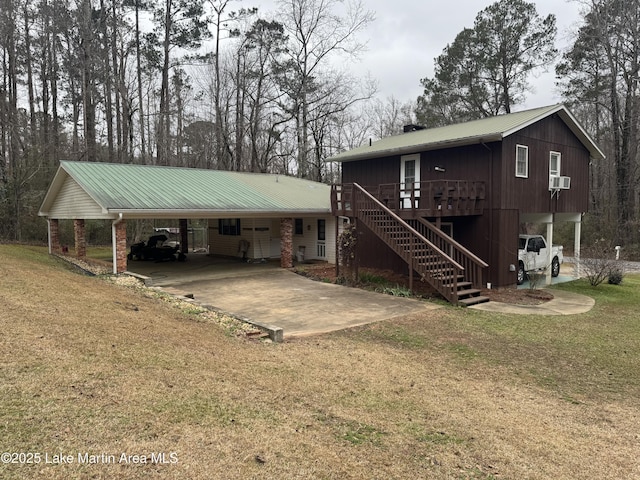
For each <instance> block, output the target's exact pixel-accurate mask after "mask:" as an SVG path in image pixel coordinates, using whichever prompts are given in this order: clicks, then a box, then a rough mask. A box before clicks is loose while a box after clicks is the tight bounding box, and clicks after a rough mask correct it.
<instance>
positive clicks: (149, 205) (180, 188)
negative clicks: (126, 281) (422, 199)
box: [39, 161, 336, 273]
mask: <svg viewBox="0 0 640 480" xmlns="http://www.w3.org/2000/svg"><path fill="white" fill-rule="evenodd" d="M329 197H330V187H329V186H328V185H325V184H321V183H317V182H311V181H308V180H303V179H299V178H293V177H287V176H284V175H271V174H257V173H241V172H227V171H218V170H201V169H193V168H175V167H161V166H149V165H125V164H110V163H93V162H69V161H62V162H60V166H59V168H58V171H57V172H56V174H55V176H54V178H53V180H52V182H51V185H50V186H49V190H48V192H47V194H46V196H45V198H44V201H43V202H42V206H41V207H40V211H39V215H40V216H43V217H45V218H46V219H47V222H48V228H49V251H50V253H54V252H57V251H59V250H60V248H61V247H60V241H59V235H58V228H59V221H60V220H73V222H74V232H75V248H76V254H77V255H78V256H79V257H83V256H85V255H86V241H85V220H88V219H101V220H107V221H111V223H112V232H113V259H114V260H113V268H114V273H122V272H124V271H125V270H126V269H127V236H126V231H127V230H126V223H127V221H128V220H132V219H165V220H166V219H179V220H180V226H181V242H180V243H181V245H182V246H183V248H186V245H187V242H188V237H187V220H188V219H208V244H209V253H210V254H213V255H225V256H238V255H239V252H240V250H241V249H245V250H246V256H247V258H249V259H252V258H256V259H258V258H259V259H261V258H277V257H280V259H281V265H282V267H284V268H288V267H291V266H292V261H293V257H294V255H296V254H298V255H300V254H299V252H301V251H302V250H304V256H305V258H306V259H319V260H325V261H328V262H330V263H334V262H335V237H336V235H335V233H333V234H332V233H331V232H335V225H336V221H335V217H334V216H332V215H331V206H330V201H329Z"/></svg>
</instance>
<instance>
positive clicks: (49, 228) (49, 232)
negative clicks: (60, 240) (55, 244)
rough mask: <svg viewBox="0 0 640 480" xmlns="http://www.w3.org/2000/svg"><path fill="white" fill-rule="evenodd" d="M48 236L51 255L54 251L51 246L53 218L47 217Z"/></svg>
mask: <svg viewBox="0 0 640 480" xmlns="http://www.w3.org/2000/svg"><path fill="white" fill-rule="evenodd" d="M47 238H48V242H49V255H51V254H52V253H53V251H52V250H53V249H52V247H51V219H50V218H49V217H47Z"/></svg>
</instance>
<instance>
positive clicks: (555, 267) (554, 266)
mask: <svg viewBox="0 0 640 480" xmlns="http://www.w3.org/2000/svg"><path fill="white" fill-rule="evenodd" d="M558 275H560V262H559V261H558V257H553V260H552V261H551V276H552V277H557V276H558Z"/></svg>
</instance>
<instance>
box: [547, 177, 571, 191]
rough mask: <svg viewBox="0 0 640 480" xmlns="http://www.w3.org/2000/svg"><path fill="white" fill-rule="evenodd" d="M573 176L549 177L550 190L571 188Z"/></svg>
mask: <svg viewBox="0 0 640 480" xmlns="http://www.w3.org/2000/svg"><path fill="white" fill-rule="evenodd" d="M570 188H571V177H557V176H553V177H549V190H569V189H570Z"/></svg>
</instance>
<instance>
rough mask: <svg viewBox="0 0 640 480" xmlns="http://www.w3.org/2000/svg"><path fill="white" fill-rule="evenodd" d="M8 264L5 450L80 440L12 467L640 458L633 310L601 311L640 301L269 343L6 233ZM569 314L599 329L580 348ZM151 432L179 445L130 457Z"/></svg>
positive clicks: (145, 447)
mask: <svg viewBox="0 0 640 480" xmlns="http://www.w3.org/2000/svg"><path fill="white" fill-rule="evenodd" d="M0 264H1V265H2V272H3V275H2V276H1V277H0V301H1V302H2V305H3V308H2V310H0V326H1V328H2V335H1V336H0V438H2V441H1V445H2V449H1V450H3V451H8V452H39V453H42V454H44V453H48V454H49V459H50V460H51V459H53V457H52V455H54V454H61V453H62V454H70V455H73V458H74V462H73V463H72V464H71V465H54V464H44V463H40V464H37V465H23V466H21V465H2V464H0V478H3V479H26V478H47V479H56V478H60V479H70V478H71V479H73V478H91V479H103V478H104V479H107V478H109V479H112V478H127V479H137V478H148V477H153V478H167V479H169V478H176V479H178V478H179V479H212V478H215V479H217V478H225V479H246V478H260V479H264V478H273V479H285V478H286V479H292V478H304V479H307V478H325V479H345V478H347V479H372V478H380V479H388V478H433V479H451V478H453V479H464V478H473V479H504V478H510V479H524V478H527V479H575V478H616V479H631V478H640V466H639V457H638V452H639V451H640V433H639V432H640V410H639V408H638V403H637V397H638V394H639V393H640V387H639V384H638V376H639V374H638V373H637V372H636V370H637V359H638V355H639V354H640V347H639V346H638V343H639V340H638V331H637V328H638V327H637V325H638V324H637V322H635V325H636V327H635V330H630V332H627V331H625V333H624V335H623V334H622V333H621V328H622V327H620V326H619V325H616V322H615V321H611V322H607V319H606V318H603V317H604V310H603V308H612V309H614V310H615V312H616V314H617V315H621V316H623V317H624V316H625V315H626V316H627V317H628V316H629V315H631V313H630V311H631V309H630V307H628V306H627V307H625V306H624V305H620V304H612V303H611V302H609V303H606V302H605V301H604V300H602V302H601V300H600V299H598V305H597V306H596V310H595V311H594V312H593V314H590V315H586V316H580V317H578V318H573V317H565V318H556V317H549V318H547V320H544V319H531V318H518V319H513V318H505V317H496V316H491V315H488V314H484V313H480V312H473V311H470V310H464V309H457V308H452V307H447V308H444V309H440V310H438V311H435V312H433V313H430V314H429V315H430V316H428V317H425V316H421V317H410V318H404V319H399V320H397V321H395V322H393V323H391V322H388V323H381V324H376V325H372V326H368V327H362V328H358V329H354V330H350V331H344V332H338V333H335V334H332V335H325V336H318V337H315V338H306V339H300V340H295V341H291V342H287V343H284V344H266V343H262V342H257V341H251V340H247V339H244V338H240V337H236V336H234V335H231V334H229V332H228V331H226V330H223V329H222V328H221V327H220V326H219V325H217V324H215V323H211V322H206V321H202V320H201V318H200V317H199V316H195V315H193V314H187V313H185V312H183V311H181V310H179V309H176V308H173V307H170V306H168V305H167V304H166V302H163V301H162V300H160V299H158V298H154V297H149V296H145V295H142V294H141V293H140V292H138V291H135V290H132V289H130V288H125V287H121V286H117V285H113V284H110V283H108V282H105V281H104V280H101V279H98V278H89V277H84V276H81V275H78V274H77V273H74V272H71V271H69V270H68V269H66V268H65V267H64V266H63V265H62V264H61V263H60V262H59V261H56V260H55V259H52V258H50V257H48V256H47V255H45V254H44V253H43V250H42V249H35V248H29V247H18V246H0ZM625 282H628V280H627V279H626V280H625ZM632 287H633V285H632ZM636 288H637V285H636ZM600 303H603V304H604V307H601V306H600ZM636 303H637V300H636ZM627 317H624V318H627ZM609 320H611V317H609ZM534 322H535V323H534ZM633 323H634V319H633V318H629V324H633ZM626 325H627V323H625V327H624V328H631V327H627V326H626ZM575 331H585V332H591V333H593V332H599V334H600V338H599V340H598V341H596V340H593V339H591V338H590V337H589V340H584V341H585V342H586V343H587V344H588V345H587V348H586V349H584V348H583V349H580V348H579V346H580V342H579V341H578V340H576V338H574V337H575V335H574V332H575ZM558 335H559V337H558ZM629 336H631V337H632V338H631V339H630V338H629ZM585 337H586V335H585ZM583 338H584V337H583ZM619 347H620V348H622V349H626V352H625V353H624V355H626V356H627V357H629V358H632V359H635V360H634V361H633V362H632V361H630V360H628V359H627V358H626V357H624V358H621V357H622V356H623V354H622V352H621V351H619V350H618V348H619ZM561 358H564V361H563V362H561V363H558V360H559V359H561ZM634 365H635V366H634ZM566 369H568V370H569V372H570V373H571V375H566V374H565V370H566ZM609 373H613V375H615V376H616V380H615V381H613V380H611V379H610V378H609V377H610V376H611V375H609ZM617 377H620V378H617ZM547 379H552V381H551V380H550V381H547ZM603 382H608V383H607V384H606V385H603ZM152 452H165V453H167V457H166V459H167V461H169V460H170V457H169V456H168V455H169V453H170V452H175V453H176V454H177V463H175V464H146V465H135V464H122V463H118V462H117V460H119V458H120V454H121V453H126V454H129V455H135V454H137V455H150V454H151V453H152ZM79 453H80V454H84V453H89V454H90V455H100V454H103V453H104V454H110V455H115V459H116V463H114V464H108V463H98V464H93V465H87V464H79V463H78V461H77V460H78V459H77V456H78V454H79ZM174 458H175V457H174Z"/></svg>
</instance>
